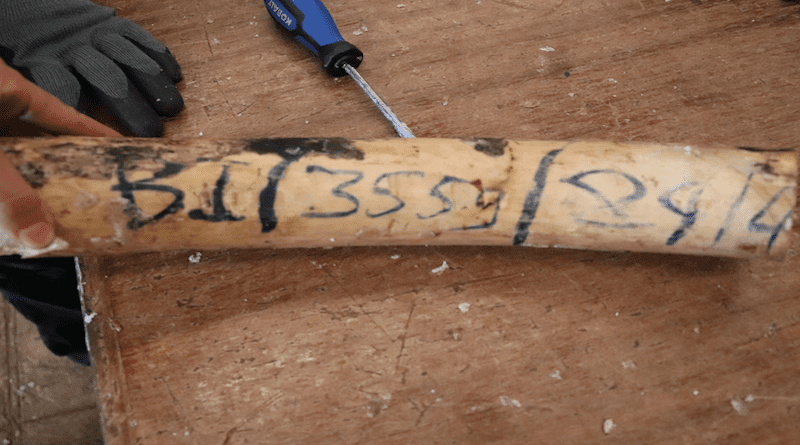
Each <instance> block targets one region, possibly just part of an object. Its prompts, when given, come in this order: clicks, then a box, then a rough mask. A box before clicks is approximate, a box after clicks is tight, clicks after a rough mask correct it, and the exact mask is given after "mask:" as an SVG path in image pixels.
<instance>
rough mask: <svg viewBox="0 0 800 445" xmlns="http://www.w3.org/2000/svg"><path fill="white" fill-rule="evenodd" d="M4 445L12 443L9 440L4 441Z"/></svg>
mask: <svg viewBox="0 0 800 445" xmlns="http://www.w3.org/2000/svg"><path fill="white" fill-rule="evenodd" d="M3 445H11V441H10V440H8V439H3Z"/></svg>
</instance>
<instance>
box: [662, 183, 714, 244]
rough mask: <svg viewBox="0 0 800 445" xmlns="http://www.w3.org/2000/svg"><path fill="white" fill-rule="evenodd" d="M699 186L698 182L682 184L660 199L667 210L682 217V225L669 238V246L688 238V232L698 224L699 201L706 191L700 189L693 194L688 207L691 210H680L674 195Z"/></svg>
mask: <svg viewBox="0 0 800 445" xmlns="http://www.w3.org/2000/svg"><path fill="white" fill-rule="evenodd" d="M696 185H699V184H698V183H697V182H695V181H692V182H689V183H686V184H681V185H679V186H677V187H674V188H673V189H672V190H669V191H667V192H665V193H664V194H662V195H661V196H659V197H658V202H659V204H661V205H662V206H664V208H666V209H667V210H669V211H671V212H674V213H677V214H678V215H680V217H681V225H680V226H678V228H677V229H675V231H674V232H672V235H670V236H669V238H667V245H668V246H672V245H674V244H675V243H677V242H678V241H679V240H680V239H681V238H683V237H684V236H686V232H687V231H688V230H689V229H691V228H692V227H693V226H694V224H695V222H697V201H698V200H699V199H700V195H702V194H703V191H704V190H705V189H703V188H700V189H698V190H695V191H694V192H693V193H692V196H691V197H690V198H689V202H688V207H689V210H687V211H685V212H684V211H683V210H681V209H679V208H678V207H677V206H676V205H675V203H673V202H672V195H673V194H675V192H677V191H678V190H681V189H684V188H686V187H694V186H696Z"/></svg>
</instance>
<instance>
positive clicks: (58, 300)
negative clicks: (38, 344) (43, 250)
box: [0, 256, 89, 365]
mask: <svg viewBox="0 0 800 445" xmlns="http://www.w3.org/2000/svg"><path fill="white" fill-rule="evenodd" d="M0 293H2V294H3V297H5V299H6V300H8V302H9V303H10V304H11V305H12V306H13V307H14V308H15V309H16V310H17V311H19V313H20V314H22V316H23V317H25V318H26V319H28V320H29V321H31V322H33V323H34V324H36V327H37V328H38V330H39V335H40V336H41V338H42V341H43V342H44V344H45V346H47V348H48V349H49V350H50V351H52V352H53V353H54V354H55V355H58V356H67V357H69V358H70V359H72V360H73V361H75V362H78V363H81V364H84V365H88V364H89V359H88V353H87V348H86V337H85V334H84V329H83V314H82V313H81V305H80V297H79V295H78V280H77V276H76V273H75V262H74V260H73V259H72V258H44V259H32V260H23V259H20V258H19V257H18V256H11V257H0Z"/></svg>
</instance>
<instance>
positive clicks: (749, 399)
mask: <svg viewBox="0 0 800 445" xmlns="http://www.w3.org/2000/svg"><path fill="white" fill-rule="evenodd" d="M755 399H756V398H755V397H754V396H753V395H752V394H748V395H747V397H745V398H744V401H745V402H752V401H753V400H755Z"/></svg>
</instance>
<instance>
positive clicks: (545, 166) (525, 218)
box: [514, 148, 564, 246]
mask: <svg viewBox="0 0 800 445" xmlns="http://www.w3.org/2000/svg"><path fill="white" fill-rule="evenodd" d="M563 150H564V149H563V148H559V149H557V150H552V151H551V152H549V153H547V155H545V157H543V158H542V160H541V161H539V168H538V169H537V170H536V174H535V175H534V176H533V183H534V186H533V188H532V189H530V190H529V191H528V195H527V196H525V204H524V205H523V206H522V214H521V215H520V217H519V222H517V232H516V234H514V245H515V246H520V245H522V244H524V243H525V240H526V239H528V233H529V232H528V229H530V226H531V223H532V222H533V220H534V218H536V211H537V210H538V209H539V202H540V201H541V199H542V193H543V192H544V186H545V185H546V184H547V172H548V170H550V166H551V165H552V164H553V161H554V160H555V158H556V156H558V154H559V153H561V152H562V151H563Z"/></svg>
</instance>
